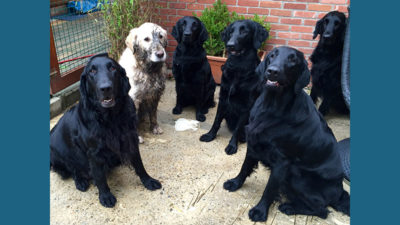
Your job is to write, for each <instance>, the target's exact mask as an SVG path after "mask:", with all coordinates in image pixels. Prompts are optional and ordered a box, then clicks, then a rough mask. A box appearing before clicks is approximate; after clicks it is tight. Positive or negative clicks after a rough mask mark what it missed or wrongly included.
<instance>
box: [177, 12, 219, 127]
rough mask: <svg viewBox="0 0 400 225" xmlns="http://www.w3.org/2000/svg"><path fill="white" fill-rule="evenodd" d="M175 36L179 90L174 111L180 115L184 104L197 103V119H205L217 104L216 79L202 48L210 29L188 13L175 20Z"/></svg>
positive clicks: (195, 104)
mask: <svg viewBox="0 0 400 225" xmlns="http://www.w3.org/2000/svg"><path fill="white" fill-rule="evenodd" d="M172 36H174V38H175V39H176V41H177V42H178V46H177V47H176V49H175V52H174V61H173V66H172V73H173V74H174V78H175V89H176V106H175V108H174V109H173V110H172V113H173V114H181V113H182V108H183V107H186V106H189V105H194V106H195V107H196V120H198V121H201V122H202V121H205V120H206V117H205V116H204V114H206V113H208V109H209V108H210V107H214V106H215V102H214V91H215V82H214V79H213V77H212V74H211V68H210V64H209V63H208V61H207V57H206V51H205V50H204V48H203V43H204V42H205V41H206V40H207V39H208V33H207V30H206V28H205V26H204V24H203V23H202V22H201V21H200V20H199V19H197V18H196V17H191V16H185V17H183V18H182V19H180V20H179V21H178V22H176V25H175V26H174V28H173V29H172Z"/></svg>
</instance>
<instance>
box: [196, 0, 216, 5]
mask: <svg viewBox="0 0 400 225" xmlns="http://www.w3.org/2000/svg"><path fill="white" fill-rule="evenodd" d="M214 2H215V0H197V3H200V4H213V3H214Z"/></svg>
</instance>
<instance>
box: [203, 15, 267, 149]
mask: <svg viewBox="0 0 400 225" xmlns="http://www.w3.org/2000/svg"><path fill="white" fill-rule="evenodd" d="M221 36H222V40H223V41H224V42H225V46H226V49H227V51H228V54H229V55H228V59H227V61H226V63H225V65H223V66H222V81H221V89H220V93H219V103H218V108H217V114H216V116H215V120H214V123H213V125H212V127H211V130H210V131H209V132H208V133H207V134H204V135H202V136H201V137H200V141H206V142H209V141H212V140H214V138H215V137H216V135H217V132H218V130H219V128H220V126H221V122H222V119H225V120H226V123H227V125H228V128H229V130H230V131H232V138H231V140H230V141H229V145H228V146H227V147H226V149H225V152H226V153H227V154H229V155H230V154H234V153H236V152H237V143H238V139H239V140H240V141H241V142H245V140H246V134H245V130H244V127H245V125H246V124H247V123H248V120H249V113H250V109H251V107H252V106H253V103H254V101H255V100H256V98H257V97H258V95H259V91H260V88H259V86H260V81H259V76H258V75H257V74H256V73H255V69H256V67H257V65H258V64H259V63H260V59H259V58H258V56H257V49H258V48H259V47H260V46H261V44H262V42H264V41H265V39H267V37H268V32H267V30H265V28H264V27H262V26H261V25H260V24H258V23H256V22H253V21H251V20H238V21H236V22H234V23H232V24H231V25H229V26H228V27H227V28H225V30H224V31H223V33H222V35H221Z"/></svg>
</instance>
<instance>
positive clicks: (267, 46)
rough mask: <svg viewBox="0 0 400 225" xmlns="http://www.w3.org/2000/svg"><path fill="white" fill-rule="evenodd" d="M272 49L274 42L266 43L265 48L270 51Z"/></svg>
mask: <svg viewBox="0 0 400 225" xmlns="http://www.w3.org/2000/svg"><path fill="white" fill-rule="evenodd" d="M267 43H268V41H267ZM272 49H274V45H272V44H267V45H265V48H264V50H265V51H266V52H270V51H271V50H272Z"/></svg>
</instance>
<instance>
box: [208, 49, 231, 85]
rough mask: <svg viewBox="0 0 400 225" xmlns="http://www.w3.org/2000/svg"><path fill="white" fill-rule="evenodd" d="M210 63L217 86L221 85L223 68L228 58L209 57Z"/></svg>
mask: <svg viewBox="0 0 400 225" xmlns="http://www.w3.org/2000/svg"><path fill="white" fill-rule="evenodd" d="M207 59H208V62H209V63H210V66H211V73H212V75H213V77H214V80H215V83H216V84H221V77H222V70H221V66H222V65H224V64H225V62H226V58H224V57H217V56H209V55H208V56H207Z"/></svg>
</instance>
